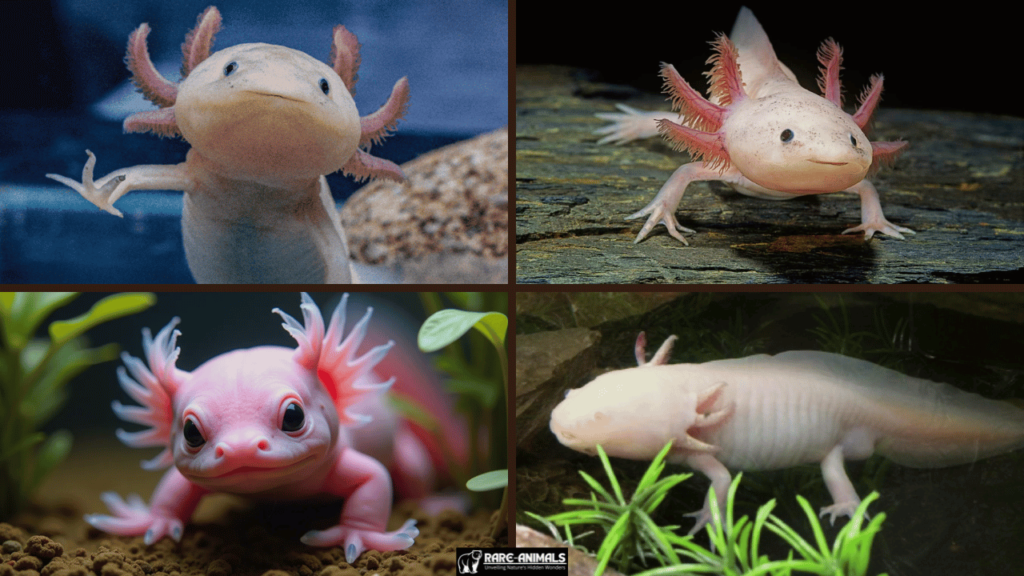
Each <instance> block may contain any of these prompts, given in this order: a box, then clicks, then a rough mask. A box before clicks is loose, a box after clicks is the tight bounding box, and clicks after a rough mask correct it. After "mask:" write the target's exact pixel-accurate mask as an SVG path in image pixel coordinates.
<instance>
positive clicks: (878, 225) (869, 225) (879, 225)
mask: <svg viewBox="0 0 1024 576" xmlns="http://www.w3.org/2000/svg"><path fill="white" fill-rule="evenodd" d="M855 232H863V233H864V241H865V242H867V241H868V240H871V237H872V236H874V235H875V232H880V233H882V234H885V235H886V236H892V237H893V238H899V239H900V240H906V238H904V237H903V234H917V232H914V231H913V230H911V229H910V228H904V227H903V226H897V225H895V224H893V223H892V222H889V221H888V220H886V219H884V218H883V219H882V220H873V221H871V222H865V223H863V224H861V225H860V226H854V227H853V228H847V229H846V230H843V234H853V233H855ZM900 232H902V233H903V234H900Z"/></svg>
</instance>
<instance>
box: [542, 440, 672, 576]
mask: <svg viewBox="0 0 1024 576" xmlns="http://www.w3.org/2000/svg"><path fill="white" fill-rule="evenodd" d="M671 448H672V443H671V442H669V443H668V444H666V445H665V447H664V448H662V450H661V452H659V453H658V455H657V456H655V457H654V460H653V461H652V462H651V465H650V467H648V468H647V472H646V473H644V475H643V478H641V479H640V483H639V484H637V487H636V490H635V491H634V492H633V496H632V498H630V500H629V502H626V500H625V498H624V497H623V495H622V489H621V488H620V487H619V482H618V480H616V479H615V473H614V472H612V466H611V462H609V461H608V456H607V455H606V454H605V452H604V449H603V448H602V447H601V446H598V447H597V455H598V457H599V458H600V459H601V464H602V465H604V470H605V473H606V474H608V481H609V482H610V483H611V487H612V490H613V491H614V496H613V495H612V493H610V492H608V490H606V489H605V488H604V487H603V486H601V484H600V483H598V482H597V480H594V478H593V477H591V476H590V475H589V474H587V473H586V472H583V471H582V470H581V471H580V476H582V477H583V480H585V481H586V483H587V484H589V485H590V487H591V488H592V489H593V490H594V492H591V493H590V500H581V499H576V498H567V499H565V500H563V501H562V503H563V504H565V505H567V506H580V507H581V509H578V510H571V511H568V512H562V513H560V514H555V515H553V516H548V518H547V520H548V521H549V522H552V523H554V524H558V525H561V526H566V527H568V526H575V525H578V524H597V525H599V526H603V527H604V529H605V532H606V534H607V536H605V539H604V542H603V543H602V544H601V548H600V549H599V550H598V551H597V555H596V557H597V562H598V565H597V569H596V570H595V572H594V574H595V576H600V574H601V573H602V572H604V569H605V568H606V567H607V566H608V564H609V563H611V562H612V561H613V560H614V567H615V568H616V569H617V570H619V571H620V572H626V571H627V570H628V569H629V567H630V565H631V563H632V562H631V561H632V559H633V558H637V559H639V560H640V562H641V563H642V564H646V562H647V558H648V557H650V556H654V557H656V558H657V559H658V561H659V562H660V563H661V564H665V563H666V562H668V561H671V562H672V563H678V562H679V557H678V555H677V554H676V553H675V551H674V550H673V549H672V546H671V544H670V543H669V542H668V541H666V539H665V538H664V535H663V529H661V528H659V527H658V526H657V525H656V524H655V523H654V521H653V520H652V519H651V514H652V513H653V512H654V510H655V509H656V508H657V507H658V506H659V505H660V504H661V502H662V501H663V500H664V499H665V496H667V495H668V491H669V490H671V489H672V488H673V487H674V486H675V485H676V484H679V483H680V482H682V481H684V480H686V479H687V478H689V477H690V476H692V474H673V475H671V476H667V477H665V478H662V479H660V480H659V479H658V478H659V477H660V476H661V473H662V471H663V470H664V469H665V457H666V456H667V455H668V452H669V450H671Z"/></svg>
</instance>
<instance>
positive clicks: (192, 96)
mask: <svg viewBox="0 0 1024 576" xmlns="http://www.w3.org/2000/svg"><path fill="white" fill-rule="evenodd" d="M220 23H221V17H220V13H219V12H218V11H217V9H216V8H215V7H213V6H211V7H209V8H207V9H206V11H204V12H203V13H202V14H201V15H200V16H199V21H198V24H197V25H196V27H195V29H194V30H192V31H191V32H190V33H189V34H188V36H187V37H186V39H185V43H184V44H183V45H182V51H183V52H184V58H183V60H182V65H181V75H182V80H181V82H180V83H177V84H176V83H173V82H170V81H168V80H167V79H165V78H164V77H163V76H161V75H160V73H159V72H157V70H156V68H155V67H154V66H153V62H152V61H151V60H150V58H149V51H148V49H147V48H146V37H147V36H148V35H149V26H148V25H147V24H142V25H141V26H139V27H138V29H136V30H135V32H133V33H132V35H131V37H130V38H129V40H128V68H129V69H130V70H131V71H132V74H133V80H134V82H135V84H136V85H137V86H138V87H139V89H140V90H141V91H142V93H143V95H145V97H146V98H147V99H149V100H150V101H152V102H153V103H154V104H156V105H158V106H160V110H155V111H147V112H140V113H138V114H134V115H132V116H130V117H129V118H128V119H126V120H125V122H124V129H125V132H152V133H154V134H156V135H158V136H181V137H182V138H184V139H185V140H187V141H188V143H189V144H190V145H191V146H192V148H191V150H189V152H188V156H187V157H186V159H185V161H184V162H182V163H181V164H175V165H147V166H133V167H131V168H123V169H120V170H115V171H114V172H111V173H110V174H108V175H107V176H104V177H103V178H100V179H99V180H96V181H93V167H94V166H95V164H96V157H95V156H94V155H93V154H92V152H89V151H88V150H86V154H87V155H88V156H89V159H88V161H86V163H85V168H84V169H83V170H82V181H81V182H80V183H79V182H77V181H75V180H72V179H70V178H66V177H64V176H60V175H57V174H47V177H49V178H52V179H54V180H56V181H58V182H60V183H62V184H65V185H67V186H69V187H71V188H73V189H74V190H76V191H77V192H78V193H79V194H81V195H82V196H83V197H85V199H86V200H88V201H90V202H92V203H93V204H95V205H96V206H98V207H99V208H101V209H103V210H105V211H107V212H110V213H111V214H114V215H116V216H121V215H122V214H121V211H120V210H118V209H117V208H114V202H115V201H117V199H118V198H120V197H121V196H123V195H124V194H126V193H128V192H131V191H132V190H181V191H183V192H184V193H185V197H184V208H183V211H182V222H181V225H182V233H183V237H184V244H185V255H186V257H187V259H188V265H189V268H190V269H191V270H192V275H193V276H194V277H195V279H196V281H197V282H200V283H268V282H269V283H350V282H353V281H360V278H359V277H358V274H356V273H354V272H353V270H352V265H351V262H350V260H349V251H348V246H347V242H346V238H345V232H344V230H343V229H342V226H341V220H340V218H339V216H338V212H337V209H336V207H335V204H334V200H333V198H332V197H331V190H330V188H329V187H328V185H327V179H326V178H325V177H324V175H325V174H330V173H332V172H336V171H338V170H341V171H343V172H344V173H346V174H348V175H350V176H353V177H355V178H356V179H357V180H363V179H366V178H384V179H389V180H395V181H402V180H403V179H404V175H403V174H402V170H401V169H400V168H399V167H398V166H397V165H395V164H394V163H392V162H390V161H388V160H384V159H382V158H377V157H375V156H371V155H370V154H369V153H368V152H367V150H368V149H369V147H370V145H371V144H374V143H378V144H379V143H380V142H381V141H382V140H383V139H384V138H386V137H387V136H388V135H389V134H390V132H391V131H392V130H394V128H395V125H396V124H397V122H398V120H399V119H400V118H401V117H402V116H403V115H404V114H405V110H406V106H407V103H408V101H409V83H408V81H407V80H406V79H405V78H404V77H403V78H401V79H400V80H398V82H397V83H395V86H394V88H393V90H392V92H391V97H390V98H389V99H388V101H387V103H386V104H384V106H383V107H381V108H380V110H378V111H377V112H374V113H373V114H370V115H368V116H363V117H362V118H360V116H359V111H358V110H356V105H355V102H354V101H353V100H352V94H353V93H355V84H356V73H357V71H358V70H359V42H358V41H357V40H356V37H355V35H354V34H352V33H351V32H349V31H348V30H347V29H346V28H345V27H344V26H340V25H339V26H336V27H335V28H334V34H333V36H334V38H333V40H334V42H333V45H332V46H331V55H330V63H331V65H330V66H328V65H326V64H324V63H323V62H320V61H319V60H316V59H315V58H312V57H311V56H309V55H307V54H304V53H302V52H299V51H298V50H293V49H291V48H286V47H284V46H274V45H270V44H240V45H238V46H232V47H230V48H227V49H224V50H221V51H219V52H216V53H215V54H212V55H211V54H210V48H211V46H212V45H213V37H214V35H215V34H216V33H217V31H218V30H219V29H220ZM365 273H368V272H365ZM354 274H355V276H354Z"/></svg>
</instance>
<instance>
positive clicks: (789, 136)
mask: <svg viewBox="0 0 1024 576" xmlns="http://www.w3.org/2000/svg"><path fill="white" fill-rule="evenodd" d="M779 139H780V140H782V141H783V142H791V141H792V140H793V131H792V130H790V129H789V128H786V129H785V130H783V131H782V134H780V135H779Z"/></svg>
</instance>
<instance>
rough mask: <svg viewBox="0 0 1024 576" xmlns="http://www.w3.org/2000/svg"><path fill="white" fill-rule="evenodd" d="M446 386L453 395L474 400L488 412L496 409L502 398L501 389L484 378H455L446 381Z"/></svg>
mask: <svg viewBox="0 0 1024 576" xmlns="http://www.w3.org/2000/svg"><path fill="white" fill-rule="evenodd" d="M444 386H445V388H447V389H448V391H449V392H451V393H453V394H458V395H460V396H462V395H465V396H469V397H471V398H473V399H474V400H475V401H476V402H477V403H479V405H480V406H483V407H485V408H487V409H488V410H490V409H492V408H494V407H495V406H496V405H497V404H498V400H499V399H500V398H501V387H500V386H495V385H494V383H493V382H490V381H488V380H486V379H484V378H453V379H451V380H447V381H445V383H444Z"/></svg>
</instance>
